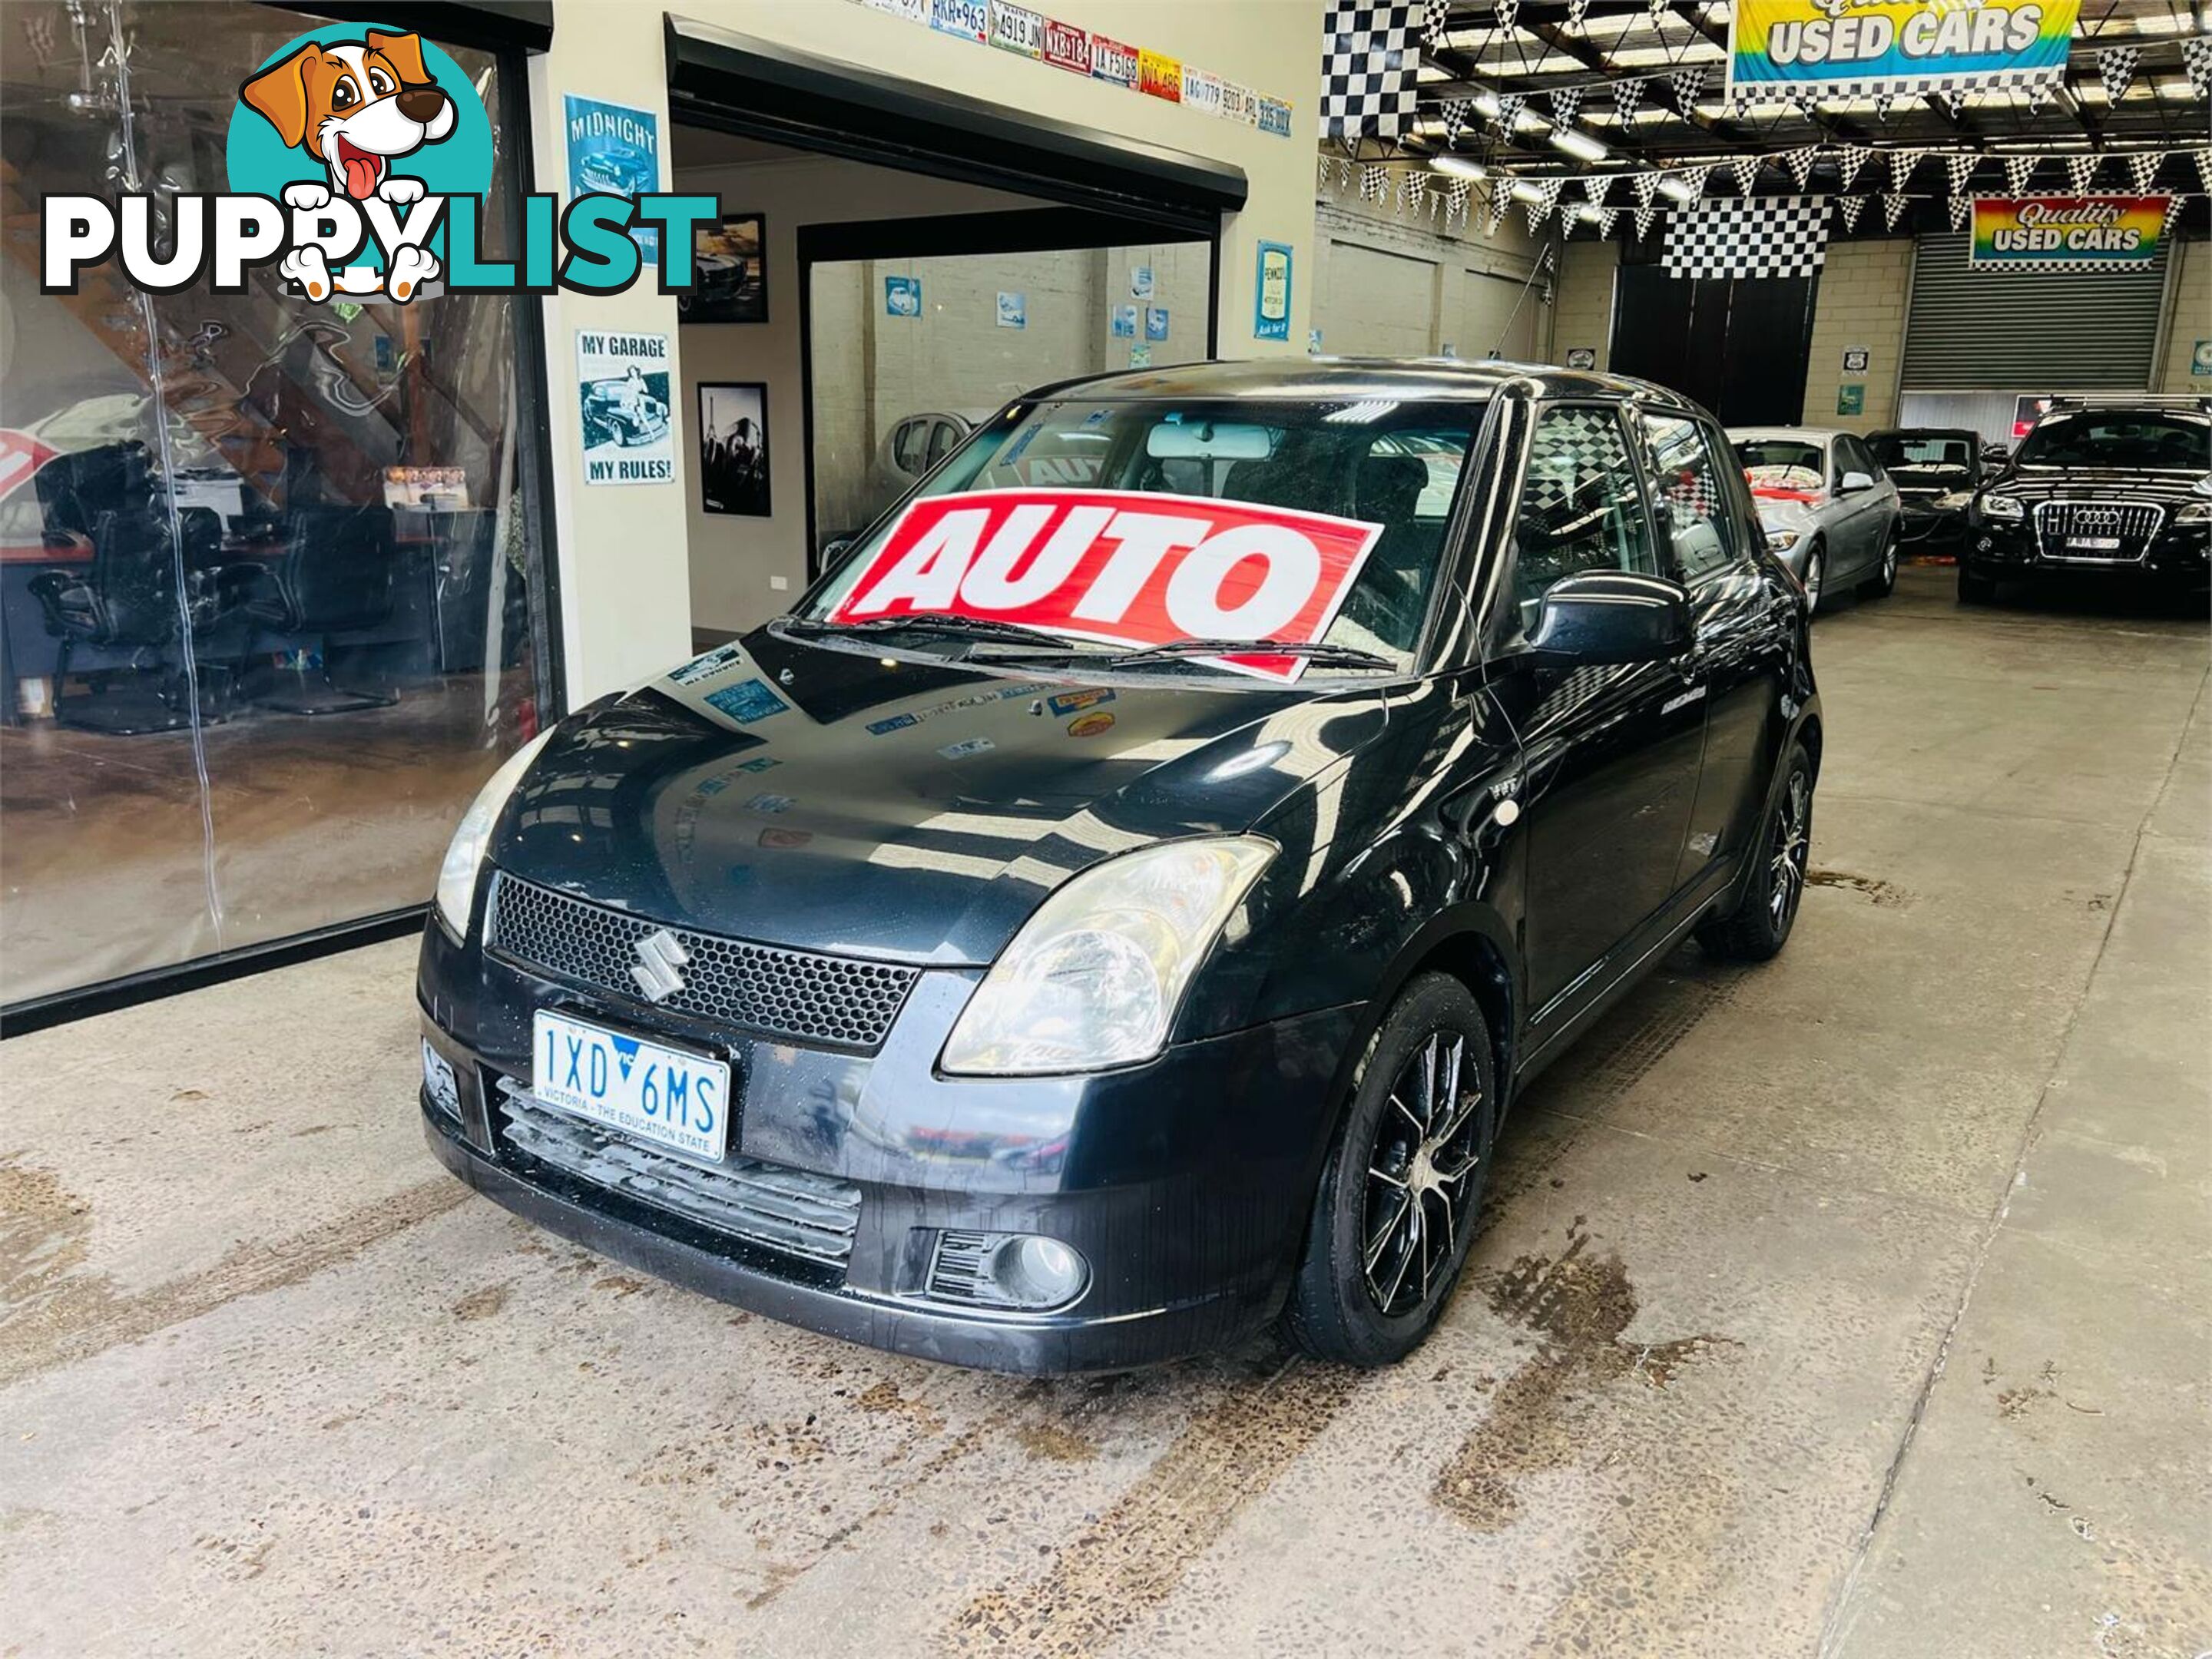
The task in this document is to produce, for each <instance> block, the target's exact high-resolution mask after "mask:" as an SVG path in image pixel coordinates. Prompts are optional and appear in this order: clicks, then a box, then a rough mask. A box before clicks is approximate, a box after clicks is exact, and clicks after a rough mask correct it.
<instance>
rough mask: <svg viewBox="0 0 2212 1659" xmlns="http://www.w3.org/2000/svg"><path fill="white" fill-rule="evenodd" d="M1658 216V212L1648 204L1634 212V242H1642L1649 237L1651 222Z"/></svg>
mask: <svg viewBox="0 0 2212 1659" xmlns="http://www.w3.org/2000/svg"><path fill="white" fill-rule="evenodd" d="M1658 216H1659V210H1658V209H1657V208H1656V207H1654V206H1653V205H1652V204H1650V203H1649V202H1646V203H1644V204H1643V206H1641V207H1639V208H1638V209H1637V210H1636V240H1638V241H1639V242H1641V241H1644V240H1646V239H1648V238H1649V237H1650V234H1651V224H1652V222H1653V221H1654V220H1656V218H1658Z"/></svg>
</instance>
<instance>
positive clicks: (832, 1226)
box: [499, 1078, 860, 1274]
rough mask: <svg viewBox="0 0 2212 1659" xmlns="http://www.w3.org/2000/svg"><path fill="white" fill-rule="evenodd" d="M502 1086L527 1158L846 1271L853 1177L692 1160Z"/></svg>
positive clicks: (509, 1135) (511, 1126) (516, 1144)
mask: <svg viewBox="0 0 2212 1659" xmlns="http://www.w3.org/2000/svg"><path fill="white" fill-rule="evenodd" d="M499 1086H500V1091H501V1093H502V1094H503V1095H504V1096H505V1097H506V1099H505V1101H504V1103H503V1109H504V1111H505V1114H506V1118H507V1123H506V1127H505V1128H504V1129H503V1130H502V1131H501V1133H502V1135H503V1136H504V1137H505V1139H506V1140H507V1144H508V1146H511V1147H513V1149H514V1150H515V1151H516V1152H520V1153H522V1154H524V1155H525V1156H526V1157H528V1158H535V1159H536V1160H537V1161H538V1163H540V1164H550V1165H551V1166H552V1167H553V1168H555V1169H556V1170H564V1171H566V1172H567V1173H568V1174H569V1175H572V1176H576V1177H577V1178H578V1179H580V1180H582V1181H586V1182H590V1183H591V1184H592V1185H593V1186H595V1187H602V1188H605V1189H607V1190H608V1191H610V1192H615V1193H620V1194H624V1195H625V1196H627V1197H629V1198H633V1199H635V1200H637V1201H638V1202H640V1203H641V1204H648V1205H651V1206H653V1208H654V1209H657V1210H665V1211H666V1212H669V1213H670V1214H671V1215H678V1216H682V1217H683V1218H685V1219H686V1220H688V1221H695V1222H697V1223H699V1224H700V1225H702V1226H705V1227H708V1228H711V1229H713V1230H714V1231H715V1232H717V1233H721V1234H726V1235H728V1236H729V1237H734V1238H739V1239H743V1240H744V1242H745V1243H749V1244H757V1245H759V1246H761V1247H763V1249H770V1250H775V1251H778V1252H780V1253H781V1254H782V1255H792V1256H798V1257H799V1258H800V1259H801V1260H803V1261H811V1262H816V1263H818V1264H820V1265H822V1266H823V1267H834V1268H836V1270H837V1271H838V1273H841V1274H842V1273H843V1272H844V1269H845V1264H846V1262H847V1261H848V1260H849V1259H850V1257H851V1256H852V1254H853V1232H854V1228H856V1227H857V1226H858V1225H860V1188H858V1187H855V1186H854V1185H853V1184H852V1182H848V1181H839V1180H836V1179H835V1178H834V1177H832V1176H822V1175H813V1174H810V1173H809V1172H807V1171H806V1170H787V1169H784V1168H783V1167H781V1165H779V1164H763V1163H760V1162H759V1161H757V1159H754V1158H729V1159H726V1161H724V1162H723V1163H721V1164H714V1165H712V1166H708V1165H706V1164H690V1163H686V1162H685V1161H684V1159H682V1158H674V1157H671V1156H670V1155H668V1154H666V1153H664V1152H655V1151H654V1150H653V1149H652V1148H651V1147H649V1146H640V1145H639V1144H638V1143H637V1142H635V1141H634V1140H629V1139H625V1138H623V1136H621V1135H619V1134H617V1133H613V1132H612V1131H611V1130H606V1129H602V1128H600V1127H599V1126H598V1125H597V1124H595V1123H591V1122H588V1121H586V1120H584V1119H582V1118H580V1117H572V1116H570V1115H568V1113H566V1112H562V1111H556V1109H553V1108H552V1107H550V1106H548V1105H546V1104H545V1103H544V1102H542V1101H540V1100H539V1099H538V1097H536V1096H534V1095H532V1093H531V1092H530V1091H528V1090H526V1089H525V1088H523V1087H522V1085H520V1084H518V1083H516V1082H515V1081H514V1079H512V1078H502V1079H501V1080H500V1085H499Z"/></svg>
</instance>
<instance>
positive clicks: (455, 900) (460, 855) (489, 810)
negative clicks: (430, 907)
mask: <svg viewBox="0 0 2212 1659" xmlns="http://www.w3.org/2000/svg"><path fill="white" fill-rule="evenodd" d="M552 735H553V728H552V727H550V726H548V727H546V728H545V730H544V731H543V732H539V733H538V735H537V736H536V737H534V738H531V740H530V741H529V742H528V743H526V744H523V745H522V747H521V748H520V749H518V750H515V751H514V752H513V754H512V755H509V756H508V757H507V761H506V763H505V764H504V765H502V766H501V768H500V769H499V770H498V771H496V772H495V773H493V774H492V775H491V776H490V778H489V779H488V780H487V781H485V783H484V787H483V788H481V789H479V790H477V798H476V799H474V800H473V801H471V802H470V803H469V810H468V811H465V812H464V813H462V814H461V823H460V828H459V829H456V830H454V831H453V840H452V841H451V842H448V843H447V846H446V861H445V863H444V864H442V865H441V866H439V869H438V919H439V920H440V921H442V922H444V923H445V924H446V931H447V933H451V934H452V935H453V937H454V938H455V939H466V938H467V937H468V932H469V908H470V907H471V905H472V904H473V903H474V902H476V896H477V872H480V871H481V870H482V869H483V860H484V854H485V852H486V850H487V849H488V848H489V847H490V844H491V827H492V825H493V824H495V823H498V822H499V809H500V808H501V807H502V806H504V805H507V797H508V796H509V795H511V794H513V793H514V786H515V785H517V784H518V783H520V782H521V781H522V775H523V774H524V773H525V772H527V771H528V770H529V769H530V763H531V762H532V761H534V760H536V759H537V758H538V750H541V749H543V748H544V746H545V739H546V738H550V737H551V736H552Z"/></svg>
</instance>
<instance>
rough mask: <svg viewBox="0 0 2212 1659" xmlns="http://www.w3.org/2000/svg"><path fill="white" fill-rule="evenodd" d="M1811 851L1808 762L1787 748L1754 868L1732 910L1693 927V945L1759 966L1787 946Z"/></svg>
mask: <svg viewBox="0 0 2212 1659" xmlns="http://www.w3.org/2000/svg"><path fill="white" fill-rule="evenodd" d="M1812 845H1813V762H1812V758H1811V757H1809V756H1808V755H1807V754H1806V752H1805V749H1804V745H1803V744H1791V745H1790V755H1789V758H1788V760H1787V762H1786V770H1785V772H1784V776H1783V780H1782V790H1781V793H1780V794H1779V795H1778V797H1777V798H1776V799H1775V803H1774V806H1773V810H1772V811H1771V812H1770V813H1769V814H1768V816H1767V823H1766V829H1765V834H1764V835H1762V836H1760V837H1759V850H1758V851H1757V852H1756V853H1754V854H1753V858H1754V859H1755V860H1757V862H1756V863H1755V864H1754V865H1753V867H1752V869H1751V870H1750V872H1748V878H1747V880H1746V881H1745V883H1744V884H1743V888H1742V890H1741V893H1740V894H1739V896H1738V897H1737V901H1736V906H1735V909H1733V910H1731V911H1730V912H1729V914H1728V915H1724V916H1716V917H1713V918H1712V919H1711V920H1710V921H1703V922H1700V923H1699V924H1698V943H1699V945H1703V946H1704V947H1705V951H1707V953H1708V954H1710V955H1712V956H1716V957H1723V958H1724V959H1726V960H1728V961H1731V962H1765V961H1766V960H1767V959H1768V958H1770V957H1773V956H1775V955H1777V954H1778V952H1779V951H1781V949H1782V947H1783V946H1784V945H1785V944H1787V943H1788V942H1789V939H1790V928H1791V927H1794V926H1796V921H1797V906H1798V904H1799V902H1801V901H1802V899H1803V898H1804V896H1805V877H1806V874H1807V872H1808V866H1809V863H1810V860H1811V856H1812Z"/></svg>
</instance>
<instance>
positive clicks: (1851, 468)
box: [1836, 436, 1881, 482]
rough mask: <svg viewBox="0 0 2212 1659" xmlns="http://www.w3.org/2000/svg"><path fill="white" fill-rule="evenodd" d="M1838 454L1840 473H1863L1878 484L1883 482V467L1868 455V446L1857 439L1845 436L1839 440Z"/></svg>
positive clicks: (1837, 445)
mask: <svg viewBox="0 0 2212 1659" xmlns="http://www.w3.org/2000/svg"><path fill="white" fill-rule="evenodd" d="M1836 452H1837V454H1838V462H1837V465H1838V468H1839V469H1840V472H1863V473H1865V474H1866V475H1867V477H1869V478H1872V479H1875V481H1876V482H1879V481H1880V480H1881V466H1880V465H1877V464H1876V463H1875V459H1874V457H1873V456H1872V455H1870V454H1869V453H1867V447H1866V446H1865V445H1864V444H1863V443H1861V442H1860V441H1858V440H1857V438H1853V437H1850V436H1844V437H1841V438H1838V439H1837V440H1836ZM1839 476H1840V475H1839Z"/></svg>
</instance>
